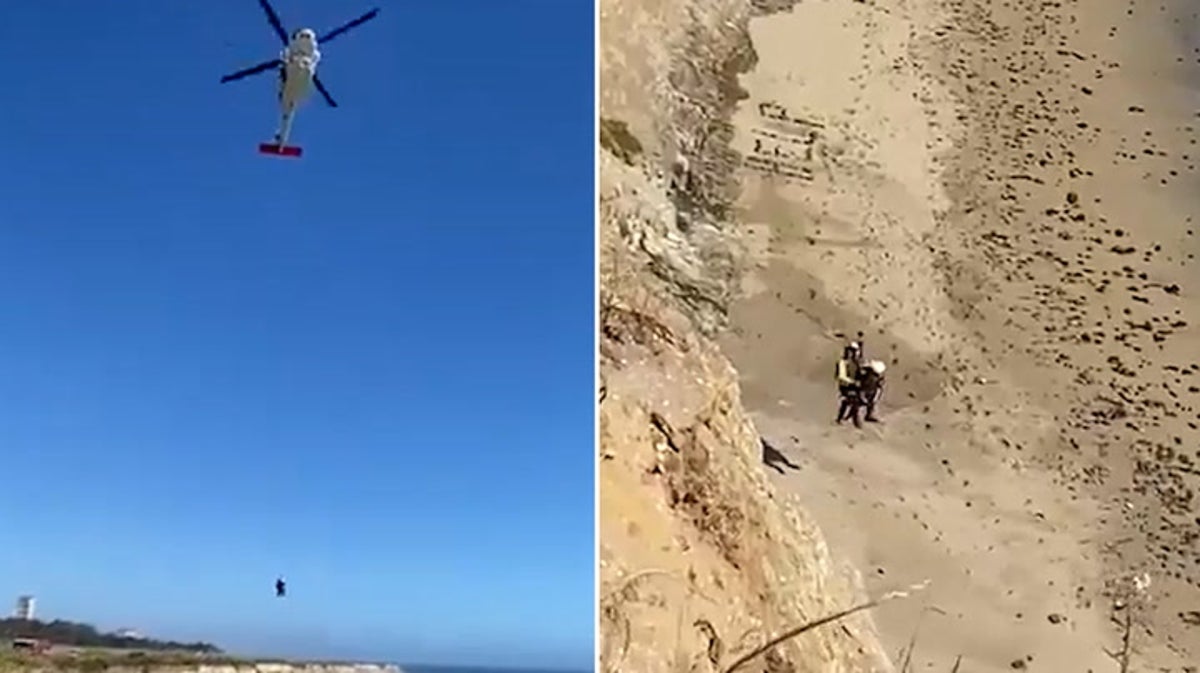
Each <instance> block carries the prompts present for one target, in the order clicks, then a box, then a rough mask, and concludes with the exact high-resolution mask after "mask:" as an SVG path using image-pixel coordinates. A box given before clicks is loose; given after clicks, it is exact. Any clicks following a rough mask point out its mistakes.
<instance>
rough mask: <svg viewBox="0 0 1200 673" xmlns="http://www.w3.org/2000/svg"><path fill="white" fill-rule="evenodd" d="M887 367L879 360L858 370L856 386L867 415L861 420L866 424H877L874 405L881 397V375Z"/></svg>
mask: <svg viewBox="0 0 1200 673" xmlns="http://www.w3.org/2000/svg"><path fill="white" fill-rule="evenodd" d="M886 370H887V367H886V366H885V365H884V364H883V363H882V362H880V361H879V360H871V361H870V362H868V363H867V364H866V366H865V367H860V368H859V377H858V385H859V389H860V391H861V394H862V403H863V405H864V406H865V407H866V410H867V413H866V416H865V418H863V420H865V421H867V422H868V423H878V422H879V418H877V417H876V416H875V404H876V403H877V402H878V401H879V398H880V397H882V396H883V373H884V371H886Z"/></svg>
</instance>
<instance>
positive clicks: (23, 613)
mask: <svg viewBox="0 0 1200 673" xmlns="http://www.w3.org/2000/svg"><path fill="white" fill-rule="evenodd" d="M33 608H34V598H33V596H17V607H16V609H14V610H13V617H16V618H17V619H24V620H26V621H28V620H31V619H33Z"/></svg>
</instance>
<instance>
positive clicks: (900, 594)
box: [723, 580, 929, 673]
mask: <svg viewBox="0 0 1200 673" xmlns="http://www.w3.org/2000/svg"><path fill="white" fill-rule="evenodd" d="M928 586H929V580H925V581H924V582H921V583H920V584H914V585H912V586H910V587H908V588H907V589H901V590H898V591H890V592H888V593H886V594H884V595H882V596H880V597H879V598H876V599H873V600H869V601H867V602H866V603H862V604H860V605H856V606H854V607H852V608H847V609H845V610H842V611H841V612H835V613H833V614H831V615H827V616H825V617H821V618H820V619H816V620H813V621H810V622H805V623H804V624H801V625H799V626H797V627H795V628H791V629H788V630H787V631H784V632H783V633H781V634H779V635H778V636H776V637H774V638H772V639H771V640H768V641H767V642H766V643H763V644H762V645H761V646H759V647H756V648H755V649H753V650H751V651H750V652H748V653H746V654H745V655H743V656H741V657H740V658H738V660H737V661H735V662H733V663H732V664H730V665H729V667H727V668H726V669H725V670H724V672H723V673H733V671H736V670H737V669H739V668H741V667H742V666H745V665H746V664H748V663H750V662H751V661H752V660H754V659H755V658H756V657H758V656H759V655H761V654H763V653H764V652H767V651H768V650H770V649H771V648H773V647H775V646H776V645H779V644H781V643H784V642H787V641H789V640H791V639H792V638H795V637H796V636H799V635H801V634H804V633H808V632H809V631H812V630H813V629H815V628H817V627H820V626H824V625H826V624H830V623H832V622H836V621H839V620H842V619H845V618H846V617H849V616H850V615H853V614H855V613H857V612H862V611H863V610H870V609H871V608H874V607H877V606H879V605H882V604H883V603H886V602H888V601H893V600H896V599H897V598H908V597H909V596H910V595H912V594H913V593H916V592H918V591H921V590H922V589H924V588H926V587H928Z"/></svg>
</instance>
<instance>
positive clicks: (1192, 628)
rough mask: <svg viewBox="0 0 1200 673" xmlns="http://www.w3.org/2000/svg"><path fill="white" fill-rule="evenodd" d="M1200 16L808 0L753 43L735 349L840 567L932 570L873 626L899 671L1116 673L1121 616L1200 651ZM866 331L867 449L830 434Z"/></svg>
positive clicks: (1098, 0) (969, 2) (1179, 7)
mask: <svg viewBox="0 0 1200 673" xmlns="http://www.w3.org/2000/svg"><path fill="white" fill-rule="evenodd" d="M1193 12H1195V10H1194V9H1186V7H1185V3H1183V2H1181V1H1178V0H1176V1H1173V2H1166V3H1140V2H1129V1H1125V2H1117V1H1115V0H1092V1H1090V2H1087V3H1084V2H1082V1H1077V2H1035V1H1033V0H1010V1H1008V2H996V3H987V2H983V1H982V0H951V1H948V2H928V1H924V0H904V1H899V2H876V3H859V2H852V1H850V0H806V1H805V2H802V3H799V4H798V5H797V6H796V7H795V8H794V9H793V10H792V11H790V12H785V13H781V14H775V15H771V16H766V17H762V18H758V19H754V20H753V21H752V22H751V24H750V29H751V37H752V41H753V44H754V48H755V50H756V52H757V54H758V64H757V66H756V67H755V69H754V70H753V71H752V72H751V73H750V74H748V75H746V76H745V77H743V79H742V84H743V86H744V87H745V89H746V90H747V91H748V93H749V98H748V99H746V100H745V101H743V103H742V105H741V106H740V107H739V109H738V111H737V113H736V115H735V118H734V126H735V129H736V136H735V140H734V144H735V149H737V150H738V151H739V152H740V153H742V155H743V158H744V159H743V166H742V169H741V186H742V197H741V204H740V206H741V208H740V213H739V219H740V221H741V226H742V229H743V231H744V233H745V236H744V242H745V244H746V247H747V252H748V254H749V258H750V259H751V260H752V261H753V265H754V269H753V272H752V273H751V274H750V275H749V276H748V277H747V278H746V279H745V282H744V284H743V291H744V292H743V297H742V299H741V300H740V301H739V302H738V303H737V305H736V306H735V307H734V310H733V314H732V321H733V323H734V327H733V329H732V330H731V331H730V332H729V333H728V334H727V335H726V336H725V338H724V343H723V346H724V348H725V351H726V353H727V354H728V355H729V356H730V357H731V358H732V359H733V361H734V364H735V365H736V366H737V368H738V369H739V372H740V375H741V380H742V387H743V397H744V400H745V401H746V403H747V405H748V406H749V407H750V408H751V409H752V410H753V412H754V416H755V419H756V423H757V425H758V427H759V429H760V431H761V432H762V433H763V435H764V437H765V438H766V439H767V440H768V441H769V442H770V444H771V446H772V447H773V449H774V450H775V451H777V452H778V455H777V456H776V460H775V462H773V463H772V465H773V466H774V467H775V468H776V469H777V470H778V474H777V477H776V479H777V482H778V483H779V484H780V485H781V486H782V487H783V488H785V489H788V490H790V491H792V492H794V493H797V494H799V495H800V496H801V499H802V500H803V502H804V503H805V504H806V505H808V507H809V509H810V510H811V511H812V512H813V513H814V514H815V516H816V518H817V520H818V521H819V522H820V523H821V525H822V528H823V529H824V530H825V531H826V534H827V535H828V536H829V538H830V540H831V544H832V545H833V546H834V548H835V549H837V550H841V551H842V552H843V553H846V554H849V555H851V556H852V557H853V558H854V559H855V560H856V561H857V563H858V565H859V567H860V569H861V570H862V571H863V572H864V574H865V575H867V577H868V579H869V580H870V581H871V582H872V583H874V584H877V585H879V586H889V587H890V586H894V585H895V584H897V583H904V582H908V581H911V580H917V579H921V578H925V577H930V578H932V579H933V580H934V584H933V588H932V589H931V591H930V592H929V594H928V596H927V599H926V600H925V601H924V602H911V603H907V604H896V605H894V606H890V607H888V608H886V609H883V610H881V611H880V613H879V615H878V616H877V621H878V622H879V625H880V627H881V630H882V631H883V636H884V639H885V641H886V644H887V645H888V647H889V648H890V649H891V650H892V652H893V653H896V652H900V651H901V650H902V649H903V648H905V647H906V646H907V645H908V644H909V642H910V639H911V638H912V636H913V634H914V630H916V629H917V628H918V626H919V633H918V638H917V648H916V651H915V652H914V653H912V655H911V657H912V670H950V668H951V666H952V665H953V663H954V661H955V659H956V658H957V657H959V656H960V655H961V657H962V669H961V670H964V671H999V670H1013V669H1014V668H1024V669H1027V670H1043V671H1088V670H1093V671H1101V670H1116V668H1115V666H1116V664H1115V663H1114V661H1113V659H1112V658H1111V656H1110V655H1109V654H1106V653H1105V649H1107V650H1109V651H1111V652H1118V653H1119V652H1120V650H1121V649H1122V646H1123V645H1122V627H1121V626H1120V623H1121V621H1122V620H1123V619H1124V617H1123V615H1125V614H1127V613H1128V614H1131V615H1133V618H1132V619H1131V621H1132V622H1133V623H1134V624H1135V628H1134V629H1133V635H1132V637H1131V642H1132V643H1133V645H1134V646H1135V648H1136V653H1135V654H1133V657H1134V658H1135V660H1136V661H1137V662H1138V663H1139V665H1141V666H1144V667H1146V668H1147V669H1148V668H1150V667H1151V666H1156V667H1160V669H1161V670H1180V671H1181V670H1185V669H1184V668H1183V667H1184V666H1185V665H1186V664H1191V665H1193V666H1194V665H1195V662H1200V612H1197V611H1198V610H1200V589H1198V588H1197V581H1198V580H1200V518H1198V517H1200V506H1198V505H1197V503H1196V502H1195V500H1194V494H1195V491H1196V489H1197V487H1198V486H1200V453H1198V452H1197V438H1198V433H1197V423H1198V422H1200V409H1198V408H1197V407H1198V406H1200V405H1198V404H1197V401H1200V331H1197V327H1196V326H1195V321H1196V319H1197V318H1196V312H1197V308H1198V303H1200V300H1198V299H1197V296H1200V295H1197V294H1195V291H1194V290H1193V288H1192V283H1193V282H1195V281H1196V280H1197V269H1196V266H1195V264H1194V254H1195V252H1196V250H1197V248H1198V247H1200V245H1198V244H1197V243H1196V240H1197V239H1196V236H1195V234H1194V229H1193V223H1192V218H1193V216H1194V215H1196V214H1197V211H1198V210H1200V209H1198V208H1197V206H1196V198H1197V197H1196V194H1197V187H1200V183H1198V181H1197V178H1196V171H1195V164H1196V162H1197V154H1200V149H1197V148H1196V134H1195V132H1194V128H1193V126H1192V125H1193V124H1194V123H1197V122H1200V120H1197V109H1198V108H1200V106H1198V105H1197V103H1198V102H1200V100H1198V99H1197V94H1196V93H1195V92H1196V91H1197V89H1196V88H1195V83H1196V78H1195V73H1196V72H1197V68H1196V65H1197V58H1196V53H1195V52H1193V51H1192V50H1190V49H1187V48H1184V47H1181V46H1179V45H1180V44H1181V43H1180V39H1181V37H1183V38H1186V37H1187V36H1188V35H1189V31H1192V30H1194V29H1195V28H1194V27H1195V26H1196V25H1197V23H1196V18H1195V16H1194V14H1193ZM858 330H862V331H864V332H865V333H866V347H867V350H868V353H869V354H871V355H874V356H876V357H881V358H883V359H885V360H886V361H888V362H889V363H890V370H889V379H890V380H889V389H888V393H887V394H888V397H887V400H886V406H885V409H884V415H885V422H884V423H883V424H880V425H878V426H869V427H867V428H865V429H863V430H861V431H859V430H855V429H854V428H852V427H835V426H833V424H832V422H831V421H832V418H831V417H832V415H833V405H834V400H833V391H832V383H831V378H832V370H833V358H834V357H835V356H836V354H837V352H838V350H839V345H840V340H841V339H840V337H839V336H838V335H839V334H841V333H854V332H856V331H858ZM1141 578H1149V580H1150V584H1149V588H1148V589H1146V588H1145V587H1144V585H1143V584H1142V582H1143V580H1142V579H1141ZM1135 580H1136V581H1135ZM1135 585H1136V586H1135ZM1114 620H1115V621H1114ZM904 658H905V655H903V654H901V655H899V656H898V657H897V661H902V660H903V659H904ZM1156 670H1158V669H1156Z"/></svg>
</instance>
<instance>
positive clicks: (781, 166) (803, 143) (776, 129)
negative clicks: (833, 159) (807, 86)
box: [742, 101, 825, 181]
mask: <svg viewBox="0 0 1200 673" xmlns="http://www.w3.org/2000/svg"><path fill="white" fill-rule="evenodd" d="M758 114H759V117H761V118H762V119H763V121H764V124H763V125H762V126H760V127H757V128H753V129H750V134H751V135H752V136H753V140H754V146H753V147H752V148H751V149H750V151H749V152H748V153H747V154H746V156H745V158H744V159H743V162H742V163H743V165H744V166H745V167H746V168H748V169H750V170H752V171H754V172H756V173H763V174H766V175H772V176H777V177H781V178H785V179H793V180H804V181H809V180H812V179H813V169H812V165H813V163H814V159H815V158H816V157H815V154H816V153H817V152H818V147H817V146H818V143H819V141H820V139H821V129H822V128H824V126H825V125H824V124H821V123H820V122H815V121H811V120H808V119H804V118H802V117H798V116H796V115H794V114H792V113H791V111H789V110H788V109H787V108H786V107H784V106H783V105H780V104H779V103H775V102H773V101H766V102H763V103H759V105H758Z"/></svg>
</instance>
